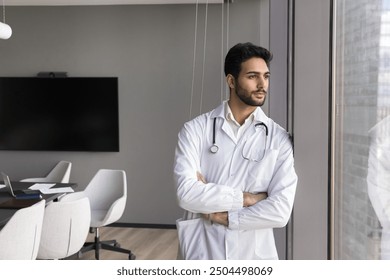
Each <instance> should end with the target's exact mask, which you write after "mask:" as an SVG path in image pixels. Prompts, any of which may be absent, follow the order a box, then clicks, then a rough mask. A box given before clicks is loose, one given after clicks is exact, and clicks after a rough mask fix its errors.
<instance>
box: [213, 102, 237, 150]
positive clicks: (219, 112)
mask: <svg viewBox="0 0 390 280" xmlns="http://www.w3.org/2000/svg"><path fill="white" fill-rule="evenodd" d="M226 102H227V101H224V102H223V103H222V104H221V105H219V106H218V107H217V108H215V110H214V111H213V113H212V114H211V120H212V121H214V118H217V123H216V128H215V133H216V134H217V135H218V134H219V133H221V132H223V133H225V134H226V135H227V136H228V137H229V138H230V139H231V140H232V141H233V142H234V143H236V144H237V140H236V137H235V136H234V133H233V131H232V128H231V127H230V125H229V123H228V122H227V121H226V118H225V115H226V112H225V103H226ZM221 122H222V125H221Z"/></svg>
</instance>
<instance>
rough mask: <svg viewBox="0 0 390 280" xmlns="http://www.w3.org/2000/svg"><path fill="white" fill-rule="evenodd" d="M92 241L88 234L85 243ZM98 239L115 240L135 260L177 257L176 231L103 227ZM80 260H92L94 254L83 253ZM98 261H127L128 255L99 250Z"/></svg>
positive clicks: (90, 235) (91, 236)
mask: <svg viewBox="0 0 390 280" xmlns="http://www.w3.org/2000/svg"><path fill="white" fill-rule="evenodd" d="M93 239H94V235H93V234H89V236H88V239H87V241H93ZM100 239H101V240H111V239H116V240H117V241H118V242H119V244H120V246H121V247H122V248H126V249H130V250H131V251H132V252H133V254H135V255H136V258H137V260H175V259H176V256H177V250H178V239H177V231H176V229H155V228H126V227H104V228H102V229H100ZM72 259H76V258H75V257H73V258H72ZM80 259H81V260H94V259H95V255H94V252H93V251H89V252H85V253H84V254H82V256H81V257H80ZM100 259H101V260H127V259H128V255H126V254H123V253H117V252H111V251H107V250H101V251H100Z"/></svg>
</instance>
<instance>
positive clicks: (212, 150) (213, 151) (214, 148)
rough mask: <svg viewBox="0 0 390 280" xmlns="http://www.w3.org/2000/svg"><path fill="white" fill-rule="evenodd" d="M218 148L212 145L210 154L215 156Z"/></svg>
mask: <svg viewBox="0 0 390 280" xmlns="http://www.w3.org/2000/svg"><path fill="white" fill-rule="evenodd" d="M218 149H219V148H218V146H217V145H215V144H213V145H212V146H211V147H210V152H212V153H213V154H215V153H216V152H218Z"/></svg>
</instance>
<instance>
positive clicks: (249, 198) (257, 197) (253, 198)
mask: <svg viewBox="0 0 390 280" xmlns="http://www.w3.org/2000/svg"><path fill="white" fill-rule="evenodd" d="M243 194H244V207H249V206H252V205H255V204H256V203H257V202H259V201H261V200H263V199H266V198H267V197H268V194H267V193H266V192H261V193H257V194H253V193H249V192H244V193H243Z"/></svg>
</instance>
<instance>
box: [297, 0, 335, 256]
mask: <svg viewBox="0 0 390 280" xmlns="http://www.w3.org/2000/svg"><path fill="white" fill-rule="evenodd" d="M329 20H330V0H326V1H324V0H299V1H295V41H294V42H295V45H294V47H295V52H294V56H295V57H294V58H295V64H294V77H295V79H294V96H295V97H294V99H295V100H294V148H295V149H294V154H295V166H296V171H297V174H298V177H299V182H298V189H297V194H296V199H295V206H294V227H293V228H294V230H293V257H294V259H327V257H328V256H327V254H328V252H327V249H328V240H327V238H328V234H327V233H328V205H327V203H328V182H329V181H328V179H329V178H328V163H329V159H328V144H329V143H328V129H329V122H328V116H329V114H328V110H329V109H328V108H329V107H328V106H329V96H330V95H329V26H330V25H329Z"/></svg>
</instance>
